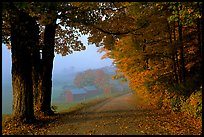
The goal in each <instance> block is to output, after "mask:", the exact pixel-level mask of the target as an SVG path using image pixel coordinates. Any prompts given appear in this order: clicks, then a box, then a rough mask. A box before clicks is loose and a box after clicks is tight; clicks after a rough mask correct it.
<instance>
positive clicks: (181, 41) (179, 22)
mask: <svg viewBox="0 0 204 137" xmlns="http://www.w3.org/2000/svg"><path fill="white" fill-rule="evenodd" d="M180 8H182V5H181V7H180ZM178 32H179V47H180V48H179V49H180V57H181V73H182V77H181V82H182V83H183V84H185V83H186V71H185V62H184V51H183V48H184V47H183V32H182V24H181V20H180V19H179V21H178Z"/></svg>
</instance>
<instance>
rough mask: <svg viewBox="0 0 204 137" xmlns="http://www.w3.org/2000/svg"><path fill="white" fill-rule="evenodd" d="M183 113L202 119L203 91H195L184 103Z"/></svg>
mask: <svg viewBox="0 0 204 137" xmlns="http://www.w3.org/2000/svg"><path fill="white" fill-rule="evenodd" d="M181 111H182V112H184V113H185V114H187V115H190V116H194V117H201V115H202V89H200V90H199V91H195V92H194V93H192V94H191V95H190V97H189V98H188V99H187V100H186V101H183V102H182V107H181Z"/></svg>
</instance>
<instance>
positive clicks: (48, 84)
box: [36, 20, 56, 115]
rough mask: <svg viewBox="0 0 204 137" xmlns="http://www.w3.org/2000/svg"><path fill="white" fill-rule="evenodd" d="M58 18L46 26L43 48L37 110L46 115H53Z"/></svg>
mask: <svg viewBox="0 0 204 137" xmlns="http://www.w3.org/2000/svg"><path fill="white" fill-rule="evenodd" d="M55 30H56V20H55V21H54V22H53V23H52V24H49V25H46V26H45V32H44V46H43V48H42V59H41V66H40V73H39V81H38V94H37V102H36V106H37V111H38V112H40V113H42V114H44V115H52V114H54V112H53V111H52V110H51V93H52V69H53V60H54V43H55Z"/></svg>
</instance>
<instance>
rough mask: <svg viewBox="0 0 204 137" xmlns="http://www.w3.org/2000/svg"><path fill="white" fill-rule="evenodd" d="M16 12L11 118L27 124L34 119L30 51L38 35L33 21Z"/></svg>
mask: <svg viewBox="0 0 204 137" xmlns="http://www.w3.org/2000/svg"><path fill="white" fill-rule="evenodd" d="M18 12H19V13H17V14H16V16H15V19H14V21H13V22H12V24H11V44H12V48H11V52H12V88H13V113H12V116H13V118H14V119H18V120H20V121H23V122H28V121H32V120H33V119H34V110H33V87H32V62H31V59H32V54H31V51H32V49H33V47H34V46H36V44H37V43H38V33H36V32H35V31H34V28H36V22H35V20H34V19H33V18H31V17H30V16H29V15H28V14H26V13H24V12H21V11H18Z"/></svg>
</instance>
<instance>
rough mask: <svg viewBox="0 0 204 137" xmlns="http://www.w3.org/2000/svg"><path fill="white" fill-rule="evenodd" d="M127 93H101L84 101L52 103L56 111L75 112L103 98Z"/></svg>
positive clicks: (106, 98)
mask: <svg viewBox="0 0 204 137" xmlns="http://www.w3.org/2000/svg"><path fill="white" fill-rule="evenodd" d="M127 93H129V92H128V91H127V92H123V93H120V94H111V95H109V96H104V95H101V96H98V97H94V98H90V99H89V100H86V101H80V102H72V103H62V104H54V105H56V106H57V109H56V112H57V113H64V112H75V111H78V110H81V109H84V108H88V107H90V106H93V105H95V104H98V103H100V102H103V101H105V100H108V99H111V98H113V97H117V96H122V95H124V94H127Z"/></svg>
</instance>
